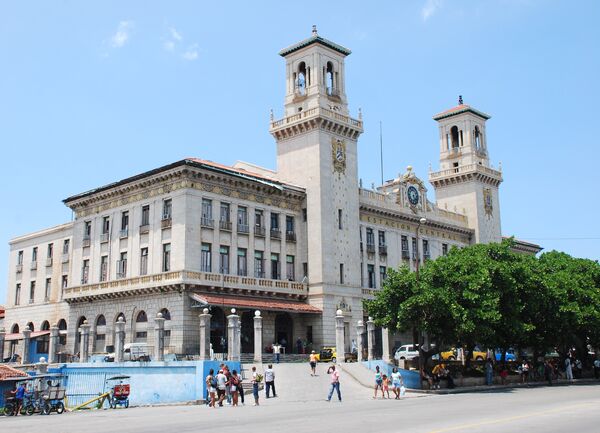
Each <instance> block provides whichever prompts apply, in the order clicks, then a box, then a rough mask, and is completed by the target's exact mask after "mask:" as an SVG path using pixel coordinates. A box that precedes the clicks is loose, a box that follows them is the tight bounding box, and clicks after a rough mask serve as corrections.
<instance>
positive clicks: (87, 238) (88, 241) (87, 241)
mask: <svg viewBox="0 0 600 433" xmlns="http://www.w3.org/2000/svg"><path fill="white" fill-rule="evenodd" d="M91 243H92V240H91V238H90V236H89V235H86V236H84V237H83V241H82V243H81V246H82V247H84V248H85V247H89V246H90V244H91Z"/></svg>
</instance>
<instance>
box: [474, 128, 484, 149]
mask: <svg viewBox="0 0 600 433" xmlns="http://www.w3.org/2000/svg"><path fill="white" fill-rule="evenodd" d="M473 139H474V141H475V149H476V150H481V148H482V146H481V131H480V130H479V126H475V130H474V131H473Z"/></svg>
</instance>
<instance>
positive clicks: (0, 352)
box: [0, 328, 6, 362]
mask: <svg viewBox="0 0 600 433" xmlns="http://www.w3.org/2000/svg"><path fill="white" fill-rule="evenodd" d="M5 334H6V330H5V329H4V328H0V362H2V361H3V360H4V335H5Z"/></svg>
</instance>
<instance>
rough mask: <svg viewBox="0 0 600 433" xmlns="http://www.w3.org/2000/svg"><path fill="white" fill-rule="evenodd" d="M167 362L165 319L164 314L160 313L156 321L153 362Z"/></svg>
mask: <svg viewBox="0 0 600 433" xmlns="http://www.w3.org/2000/svg"><path fill="white" fill-rule="evenodd" d="M164 360H165V319H164V318H163V315H162V313H158V314H157V315H156V318H155V319H154V359H153V361H164Z"/></svg>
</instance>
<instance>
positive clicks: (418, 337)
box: [413, 217, 427, 371]
mask: <svg viewBox="0 0 600 433" xmlns="http://www.w3.org/2000/svg"><path fill="white" fill-rule="evenodd" d="M426 223H427V218H424V217H421V218H420V219H419V223H418V224H417V232H416V237H415V255H416V256H417V263H416V264H415V282H416V284H419V263H420V262H421V257H420V253H419V230H421V226H422V225H424V224H426ZM417 332H418V333H417ZM413 340H417V341H418V344H419V371H421V369H422V368H423V364H424V363H423V356H422V355H423V353H422V352H423V348H422V347H421V344H422V341H421V340H422V339H421V330H417V329H416V328H413Z"/></svg>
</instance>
